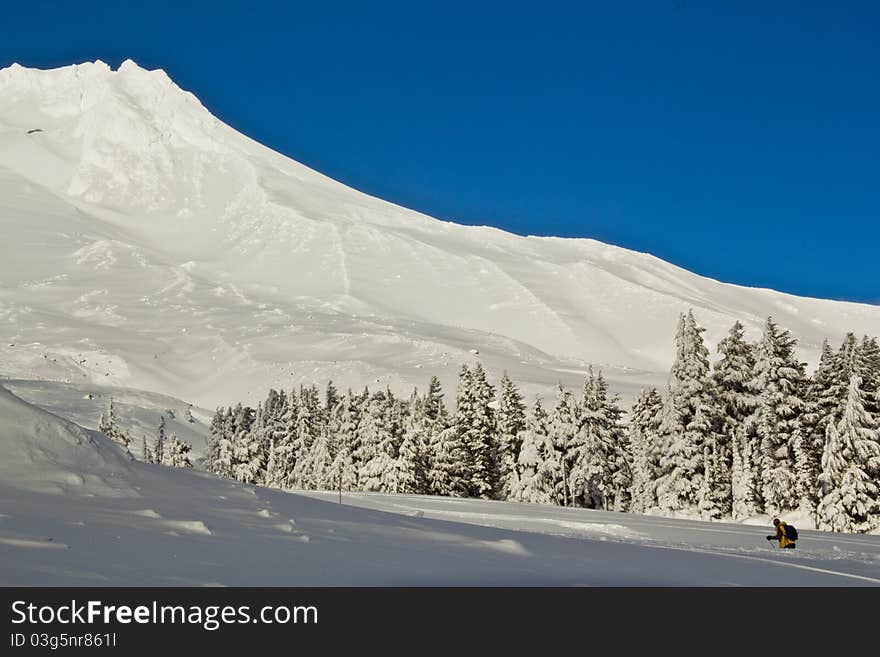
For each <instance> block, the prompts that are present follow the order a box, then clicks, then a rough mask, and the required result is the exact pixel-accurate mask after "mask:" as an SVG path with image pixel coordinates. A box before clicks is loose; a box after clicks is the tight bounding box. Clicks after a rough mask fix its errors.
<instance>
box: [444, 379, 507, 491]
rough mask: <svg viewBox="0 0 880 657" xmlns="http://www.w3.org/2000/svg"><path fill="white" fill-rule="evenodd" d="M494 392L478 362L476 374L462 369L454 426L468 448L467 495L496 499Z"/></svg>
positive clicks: (466, 450)
mask: <svg viewBox="0 0 880 657" xmlns="http://www.w3.org/2000/svg"><path fill="white" fill-rule="evenodd" d="M494 397H495V391H494V389H493V387H492V386H491V385H490V384H489V382H488V381H487V379H486V372H485V370H483V366H482V365H481V364H480V363H479V362H478V363H477V364H476V365H475V366H474V369H473V371H470V370H468V368H467V366H466V365H464V366H462V371H461V373H460V376H459V388H458V396H457V398H456V402H457V403H456V411H455V426H456V429H457V430H458V432H459V435H460V440H461V443H462V445H463V446H464V448H465V454H466V457H467V461H466V463H465V469H466V477H467V479H468V485H467V495H468V496H469V497H480V498H484V499H493V498H494V497H495V491H496V489H497V482H498V467H497V463H498V461H497V459H498V449H497V444H496V441H495V417H494V411H493V410H492V407H491V405H492V402H493V399H494Z"/></svg>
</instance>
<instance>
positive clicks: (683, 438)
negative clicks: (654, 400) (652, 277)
mask: <svg viewBox="0 0 880 657" xmlns="http://www.w3.org/2000/svg"><path fill="white" fill-rule="evenodd" d="M704 331H705V329H703V328H702V327H700V326H697V322H696V320H695V319H694V315H693V312H692V311H688V313H687V315H682V316H681V318H680V319H679V324H678V328H677V330H676V337H675V344H676V358H675V361H674V362H673V365H672V383H671V385H670V390H669V396H668V402H669V403H668V404H666V408H665V409H664V414H663V422H662V424H661V433H662V434H663V436H664V443H665V444H666V453H665V455H664V457H663V458H662V460H661V467H662V469H663V473H662V474H661V476H660V478H659V480H658V482H657V499H658V503H659V505H660V508H661V509H663V510H664V511H666V512H674V511H678V510H682V509H695V508H696V505H697V504H698V502H699V497H700V490H701V489H702V485H703V482H702V479H703V466H704V454H703V452H704V447H705V446H706V445H710V446H711V444H712V440H713V437H714V426H713V424H714V408H713V406H714V400H713V399H712V396H711V393H712V387H711V384H710V382H709V377H708V374H709V360H708V353H709V352H708V349H707V348H706V346H705V344H704V342H703V335H702V334H703V332H704Z"/></svg>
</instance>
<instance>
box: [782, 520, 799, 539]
mask: <svg viewBox="0 0 880 657" xmlns="http://www.w3.org/2000/svg"><path fill="white" fill-rule="evenodd" d="M785 538H787V539H788V540H789V541H796V540H798V533H797V529H795V526H794V525H789V524H788V523H785Z"/></svg>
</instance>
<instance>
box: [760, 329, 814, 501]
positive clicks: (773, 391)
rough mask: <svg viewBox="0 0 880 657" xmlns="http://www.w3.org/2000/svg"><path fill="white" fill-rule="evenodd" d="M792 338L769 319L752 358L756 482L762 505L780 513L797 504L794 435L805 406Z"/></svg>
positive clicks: (803, 383) (797, 432)
mask: <svg viewBox="0 0 880 657" xmlns="http://www.w3.org/2000/svg"><path fill="white" fill-rule="evenodd" d="M795 344H796V340H795V339H794V338H792V337H791V334H790V333H789V332H788V331H787V330H781V329H780V328H779V327H778V326H777V325H776V323H775V322H773V319H772V318H768V319H767V323H766V325H765V329H764V337H763V338H762V340H761V342H760V344H759V345H758V352H757V358H756V361H755V386H756V389H757V390H760V394H759V397H758V405H757V407H756V410H755V415H756V428H757V432H758V435H759V436H760V441H761V443H760V446H761V447H760V461H759V463H760V470H761V477H760V485H761V491H760V492H761V498H762V500H763V505H764V509H765V511H766V512H768V513H773V514H778V513H780V512H781V511H783V510H786V509H795V508H797V506H798V504H799V502H800V500H799V499H798V486H797V477H796V473H797V467H796V455H795V452H794V445H795V439H796V438H797V436H798V434H799V432H800V417H801V415H802V414H803V412H804V410H805V405H804V393H805V380H804V366H803V363H800V362H799V361H798V360H797V359H796V357H795V353H794V346H795Z"/></svg>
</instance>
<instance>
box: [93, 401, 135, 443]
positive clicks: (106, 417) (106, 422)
mask: <svg viewBox="0 0 880 657" xmlns="http://www.w3.org/2000/svg"><path fill="white" fill-rule="evenodd" d="M98 431H100V432H101V433H103V434H104V435H105V436H107V437H108V438H109V439H110V440H112V441H113V442H115V443H119V444H120V445H122V446H123V447H128V445H129V443H130V442H131V440H130V438H129V437H128V434H126V433H125V432H124V431H122V429H120V428H119V425H118V424H117V422H116V411H115V410H114V408H113V397H112V396H111V397H110V400H109V402H108V403H107V412H106V413H102V414H101V417H100V419H99V420H98Z"/></svg>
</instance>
